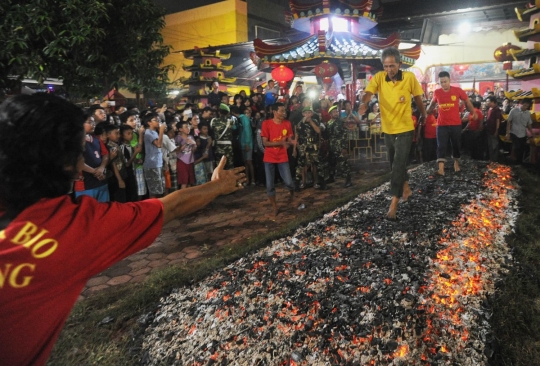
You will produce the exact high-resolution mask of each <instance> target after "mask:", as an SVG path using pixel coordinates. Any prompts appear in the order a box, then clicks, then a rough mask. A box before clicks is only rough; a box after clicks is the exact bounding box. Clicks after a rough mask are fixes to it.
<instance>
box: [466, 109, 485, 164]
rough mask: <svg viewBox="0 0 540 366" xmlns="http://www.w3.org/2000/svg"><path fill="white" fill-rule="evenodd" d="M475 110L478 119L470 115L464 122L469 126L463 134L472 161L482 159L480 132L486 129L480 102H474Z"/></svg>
mask: <svg viewBox="0 0 540 366" xmlns="http://www.w3.org/2000/svg"><path fill="white" fill-rule="evenodd" d="M472 105H473V107H474V110H475V111H476V118H474V116H473V115H472V114H470V113H469V114H468V115H467V116H465V117H464V118H463V122H467V125H466V126H465V128H463V130H462V131H461V133H462V134H463V144H464V145H465V148H466V149H467V150H469V152H470V154H471V158H472V159H477V160H480V159H482V155H483V154H481V150H480V149H479V146H480V141H479V138H480V132H482V129H483V128H484V115H483V114H482V111H481V110H480V108H481V107H482V105H481V103H480V102H477V101H474V102H472Z"/></svg>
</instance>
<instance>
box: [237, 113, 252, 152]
mask: <svg viewBox="0 0 540 366" xmlns="http://www.w3.org/2000/svg"><path fill="white" fill-rule="evenodd" d="M239 119H240V123H241V124H242V130H241V131H240V144H241V145H242V151H243V150H244V148H245V147H246V145H248V146H249V147H250V149H253V132H252V131H251V121H250V120H249V118H248V116H246V115H245V114H241V115H240V116H239Z"/></svg>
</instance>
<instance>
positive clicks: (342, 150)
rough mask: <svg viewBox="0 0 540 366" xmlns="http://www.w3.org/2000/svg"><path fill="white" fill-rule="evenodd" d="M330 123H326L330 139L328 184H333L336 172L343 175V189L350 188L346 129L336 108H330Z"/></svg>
mask: <svg viewBox="0 0 540 366" xmlns="http://www.w3.org/2000/svg"><path fill="white" fill-rule="evenodd" d="M328 111H329V112H330V117H331V119H330V121H328V127H327V128H328V136H329V138H330V153H329V156H328V161H329V164H330V181H329V182H330V183H332V182H334V177H335V175H336V172H340V173H341V174H344V175H345V187H350V186H351V185H352V183H351V166H350V165H349V161H348V160H347V152H348V144H349V140H348V138H347V129H346V128H345V122H344V121H343V120H342V119H340V118H339V110H338V106H337V105H335V106H333V107H331V108H330V109H329V110H328Z"/></svg>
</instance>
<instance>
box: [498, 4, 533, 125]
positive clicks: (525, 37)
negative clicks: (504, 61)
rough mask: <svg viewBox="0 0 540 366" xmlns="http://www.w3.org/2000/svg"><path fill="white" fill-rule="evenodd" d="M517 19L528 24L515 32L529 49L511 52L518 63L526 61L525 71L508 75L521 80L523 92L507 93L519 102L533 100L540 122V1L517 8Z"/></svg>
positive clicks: (521, 70) (511, 72) (510, 72)
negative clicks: (520, 100)
mask: <svg viewBox="0 0 540 366" xmlns="http://www.w3.org/2000/svg"><path fill="white" fill-rule="evenodd" d="M516 13H517V17H518V19H519V20H520V21H522V22H528V23H529V24H528V27H526V28H522V29H518V30H515V31H514V33H515V35H516V38H518V39H519V40H520V41H521V42H527V48H526V49H522V50H509V53H510V54H511V55H512V57H513V58H514V60H516V61H518V60H519V61H526V63H527V65H526V67H525V68H524V69H520V70H508V71H506V72H507V73H508V75H510V76H512V77H513V78H515V79H520V80H521V88H522V90H518V91H517V92H506V96H507V97H508V98H511V99H514V100H519V99H525V98H532V99H533V101H534V104H533V110H532V111H533V120H534V121H537V122H540V0H535V2H534V3H532V2H531V3H528V4H527V5H526V7H525V8H524V9H519V8H516Z"/></svg>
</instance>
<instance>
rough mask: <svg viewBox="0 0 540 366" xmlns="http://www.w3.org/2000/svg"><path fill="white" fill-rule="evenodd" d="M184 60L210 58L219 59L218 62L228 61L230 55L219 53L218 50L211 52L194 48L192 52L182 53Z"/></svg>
mask: <svg viewBox="0 0 540 366" xmlns="http://www.w3.org/2000/svg"><path fill="white" fill-rule="evenodd" d="M183 53H184V57H185V58H192V57H212V58H219V59H220V60H228V59H229V57H231V54H230V53H223V54H222V53H220V51H219V50H214V51H211V50H210V49H208V48H198V47H195V48H194V49H192V50H187V51H183Z"/></svg>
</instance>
